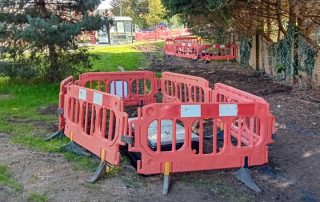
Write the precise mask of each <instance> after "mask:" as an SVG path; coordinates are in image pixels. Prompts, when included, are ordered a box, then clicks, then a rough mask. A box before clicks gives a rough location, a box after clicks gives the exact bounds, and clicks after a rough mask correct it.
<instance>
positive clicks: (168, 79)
mask: <svg viewBox="0 0 320 202" xmlns="http://www.w3.org/2000/svg"><path fill="white" fill-rule="evenodd" d="M210 91H211V89H210V88H209V82H208V81H207V80H205V79H203V78H199V77H195V76H189V75H183V74H176V73H171V72H163V73H162V76H161V92H162V96H163V102H165V103H170V102H191V103H192V102H209V100H210V95H209V94H210Z"/></svg>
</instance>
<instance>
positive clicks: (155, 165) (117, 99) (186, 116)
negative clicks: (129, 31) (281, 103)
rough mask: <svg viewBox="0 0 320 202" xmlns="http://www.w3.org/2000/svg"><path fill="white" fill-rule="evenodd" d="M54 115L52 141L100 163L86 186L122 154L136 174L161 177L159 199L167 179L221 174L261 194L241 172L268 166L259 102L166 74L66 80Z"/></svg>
mask: <svg viewBox="0 0 320 202" xmlns="http://www.w3.org/2000/svg"><path fill="white" fill-rule="evenodd" d="M58 114H59V131H58V132H57V133H56V134H55V135H57V134H58V135H61V134H64V135H65V136H67V137H68V138H69V139H70V140H71V143H72V146H71V148H72V149H73V151H79V150H85V151H83V152H82V153H92V154H94V155H96V156H98V157H99V158H100V159H101V164H100V166H99V168H98V170H97V171H96V173H95V175H94V176H93V177H92V179H91V181H92V182H94V181H96V180H97V179H98V178H99V177H100V176H102V175H103V174H104V173H105V172H106V170H107V168H108V167H109V166H118V165H119V164H120V163H121V161H120V156H121V154H120V152H121V153H124V154H126V155H128V156H129V158H130V159H131V160H132V162H133V165H134V166H135V167H136V170H137V173H139V174H143V175H153V174H163V175H164V186H163V193H164V194H167V193H168V189H169V185H170V173H179V172H189V171H202V170H213V169H227V168H241V169H242V170H239V171H237V172H236V173H235V175H236V178H237V179H239V180H240V181H242V182H243V183H245V184H246V185H247V186H248V187H249V188H251V189H252V190H254V191H257V192H259V191H260V189H259V188H258V187H257V186H256V184H255V183H254V182H253V180H252V178H251V177H250V175H249V173H248V172H249V171H248V170H247V168H248V167H250V166H259V165H263V164H265V163H267V162H268V145H269V144H271V143H272V142H273V141H272V134H273V133H274V132H275V117H274V116H273V115H272V114H271V112H270V109H269V104H268V103H267V102H266V101H265V100H264V99H262V98H261V97H257V96H255V95H252V94H250V93H247V92H244V91H241V90H239V89H236V88H233V87H230V86H227V85H224V84H222V83H216V84H215V85H214V88H210V87H209V82H208V81H207V80H205V79H203V78H200V77H195V76H189V75H183V74H176V73H171V72H163V73H162V74H161V78H157V77H156V75H155V73H153V72H150V71H132V72H95V73H85V74H82V75H80V77H79V80H74V78H73V77H71V76H70V77H68V78H66V79H65V80H63V81H62V82H61V85H60V95H59V109H58ZM123 151H125V152H123ZM80 153H81V152H80Z"/></svg>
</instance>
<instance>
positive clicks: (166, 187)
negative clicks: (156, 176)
mask: <svg viewBox="0 0 320 202" xmlns="http://www.w3.org/2000/svg"><path fill="white" fill-rule="evenodd" d="M169 187H170V175H164V176H163V189H162V194H163V195H167V194H168V192H169Z"/></svg>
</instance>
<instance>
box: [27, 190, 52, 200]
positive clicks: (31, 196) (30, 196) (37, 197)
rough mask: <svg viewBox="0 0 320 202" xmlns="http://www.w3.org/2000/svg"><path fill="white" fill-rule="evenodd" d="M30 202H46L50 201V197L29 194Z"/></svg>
mask: <svg viewBox="0 0 320 202" xmlns="http://www.w3.org/2000/svg"><path fill="white" fill-rule="evenodd" d="M27 201H28V202H46V201H48V197H47V196H46V195H44V194H37V193H34V192H32V193H29V195H28V198H27Z"/></svg>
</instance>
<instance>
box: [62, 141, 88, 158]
mask: <svg viewBox="0 0 320 202" xmlns="http://www.w3.org/2000/svg"><path fill="white" fill-rule="evenodd" d="M62 149H63V150H65V151H69V152H73V153H75V154H78V155H80V156H87V157H90V156H91V154H90V153H89V152H87V151H85V150H84V149H83V148H82V147H81V146H80V145H78V144H77V143H75V142H73V141H71V142H70V143H69V144H67V145H65V146H64V147H63V148H62Z"/></svg>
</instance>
